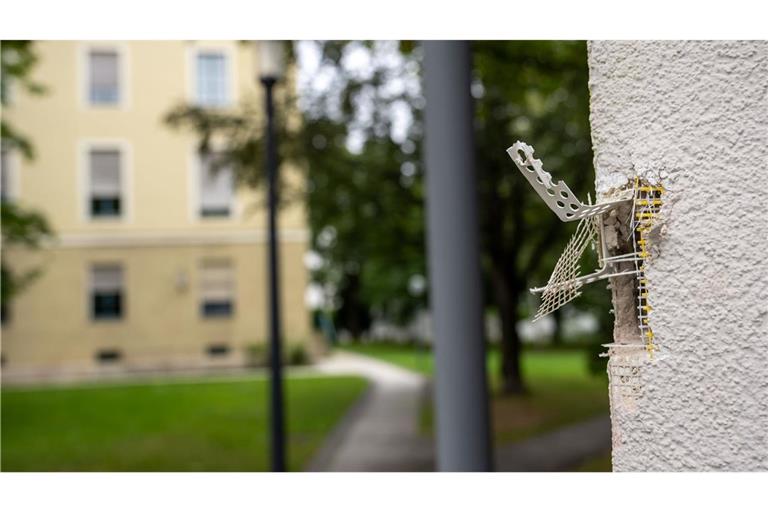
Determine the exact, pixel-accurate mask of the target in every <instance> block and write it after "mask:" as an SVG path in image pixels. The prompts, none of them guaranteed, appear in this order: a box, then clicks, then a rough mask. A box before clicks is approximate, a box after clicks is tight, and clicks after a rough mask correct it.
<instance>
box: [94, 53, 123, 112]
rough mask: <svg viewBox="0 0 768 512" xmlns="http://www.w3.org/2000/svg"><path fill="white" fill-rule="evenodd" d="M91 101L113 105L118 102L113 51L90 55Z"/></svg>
mask: <svg viewBox="0 0 768 512" xmlns="http://www.w3.org/2000/svg"><path fill="white" fill-rule="evenodd" d="M89 57H90V66H89V67H90V77H89V79H90V92H91V101H94V102H96V103H113V102H116V101H117V100H118V87H119V85H118V83H119V81H118V72H119V71H118V56H117V52H114V51H105V50H99V51H92V52H91V53H90V56H89Z"/></svg>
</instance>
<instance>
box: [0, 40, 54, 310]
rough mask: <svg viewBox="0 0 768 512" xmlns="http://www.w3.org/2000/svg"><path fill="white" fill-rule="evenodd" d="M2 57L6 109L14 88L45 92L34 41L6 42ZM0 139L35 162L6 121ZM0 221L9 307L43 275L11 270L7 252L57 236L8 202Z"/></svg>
mask: <svg viewBox="0 0 768 512" xmlns="http://www.w3.org/2000/svg"><path fill="white" fill-rule="evenodd" d="M0 54H1V55H2V57H1V58H0V61H1V62H2V66H1V73H2V76H1V77H0V83H2V87H1V88H0V92H1V99H2V105H3V109H5V108H6V106H7V105H8V101H9V99H10V98H9V94H10V93H11V90H12V89H11V88H20V89H23V90H25V91H27V92H29V93H32V94H41V93H43V92H44V90H45V89H44V88H43V87H42V86H41V85H40V84H38V83H36V82H35V81H33V80H32V79H31V78H30V72H31V70H32V68H33V67H34V65H35V64H36V62H37V56H36V55H35V53H34V50H33V45H32V42H31V41H2V43H1V44H0ZM0 135H1V136H2V142H1V143H2V150H3V151H4V152H11V151H17V152H19V153H21V155H22V156H24V158H26V159H32V158H34V155H35V153H34V147H33V145H32V143H31V142H30V140H29V139H28V138H27V137H26V136H25V135H24V134H23V133H21V132H19V131H17V130H16V129H15V128H14V127H13V126H12V125H11V124H10V123H8V122H7V121H6V119H5V118H3V119H2V123H1V124H0ZM0 217H1V218H0V222H1V223H2V239H3V254H2V272H1V273H2V283H0V286H2V292H1V293H0V304H1V305H2V306H6V305H7V304H8V303H9V302H10V301H11V300H12V298H13V297H14V296H15V295H16V294H18V293H19V292H20V291H21V290H22V289H23V288H24V287H25V286H26V285H27V284H29V283H30V282H31V281H32V279H34V277H36V276H37V275H38V274H39V269H32V270H27V271H26V272H18V271H15V270H13V269H11V268H10V266H9V265H7V263H6V256H5V251H6V250H7V249H9V248H13V247H26V248H30V249H36V248H38V247H40V244H41V243H42V242H43V241H44V240H45V239H46V238H47V237H49V236H50V235H52V234H53V233H52V231H51V228H50V226H49V225H48V222H47V221H46V219H45V217H44V216H43V215H42V214H41V213H39V212H37V211H34V210H31V209H28V208H26V207H24V206H22V205H20V204H18V203H16V202H13V201H7V200H4V201H3V202H2V204H0Z"/></svg>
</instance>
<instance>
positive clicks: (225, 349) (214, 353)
mask: <svg viewBox="0 0 768 512" xmlns="http://www.w3.org/2000/svg"><path fill="white" fill-rule="evenodd" d="M207 352H208V357H223V356H226V355H227V354H229V345H227V344H226V343H211V344H210V345H208V349H207Z"/></svg>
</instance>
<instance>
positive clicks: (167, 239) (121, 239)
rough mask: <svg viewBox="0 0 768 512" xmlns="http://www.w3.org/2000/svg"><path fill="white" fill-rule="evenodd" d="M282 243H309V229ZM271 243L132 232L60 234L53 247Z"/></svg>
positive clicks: (259, 235)
mask: <svg viewBox="0 0 768 512" xmlns="http://www.w3.org/2000/svg"><path fill="white" fill-rule="evenodd" d="M278 237H279V238H280V241H281V242H285V243H305V242H307V241H308V240H309V231H308V230H306V229H282V230H280V231H279V233H278ZM266 241H267V232H266V230H263V229H257V230H248V231H236V232H234V231H233V232H226V231H224V232H222V231H216V232H211V233H200V232H189V231H182V230H179V231H170V230H169V231H165V230H164V231H132V232H111V233H65V234H58V235H57V236H56V239H55V240H54V241H52V242H51V244H50V247H52V248H55V247H62V248H70V247H168V246H196V245H245V244H261V243H265V242H266Z"/></svg>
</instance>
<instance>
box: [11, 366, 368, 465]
mask: <svg viewBox="0 0 768 512" xmlns="http://www.w3.org/2000/svg"><path fill="white" fill-rule="evenodd" d="M366 386H367V384H366V382H365V380H363V379H360V378H356V377H334V378H330V377H317V378H314V377H313V378H289V379H287V380H286V395H287V398H286V400H287V415H288V418H287V423H288V431H289V447H288V453H289V461H288V465H289V468H290V469H291V470H301V469H302V468H303V467H304V465H305V464H306V463H307V462H308V461H309V459H310V458H311V456H312V455H313V453H314V452H315V450H316V449H317V448H318V446H319V445H320V443H321V442H322V440H323V439H324V438H325V436H326V435H327V434H328V433H329V431H330V430H331V429H332V428H333V427H334V426H335V425H336V423H337V422H338V421H339V419H340V418H341V417H342V415H343V414H344V412H345V411H346V410H347V409H348V408H349V406H350V405H352V404H353V403H354V402H355V400H356V399H357V398H358V397H359V396H360V395H361V393H362V392H363V391H364V390H365V388H366ZM267 393H268V385H267V381H265V380H263V379H249V380H240V381H218V382H216V381H202V382H200V383H174V382H172V381H171V382H166V383H152V384H139V385H91V386H82V387H77V388H48V389H38V390H22V389H4V390H3V391H2V469H3V470H4V471H264V470H267V469H268V456H269V455H268V450H267V448H268V439H267V421H268V411H267V403H268V402H267Z"/></svg>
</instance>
